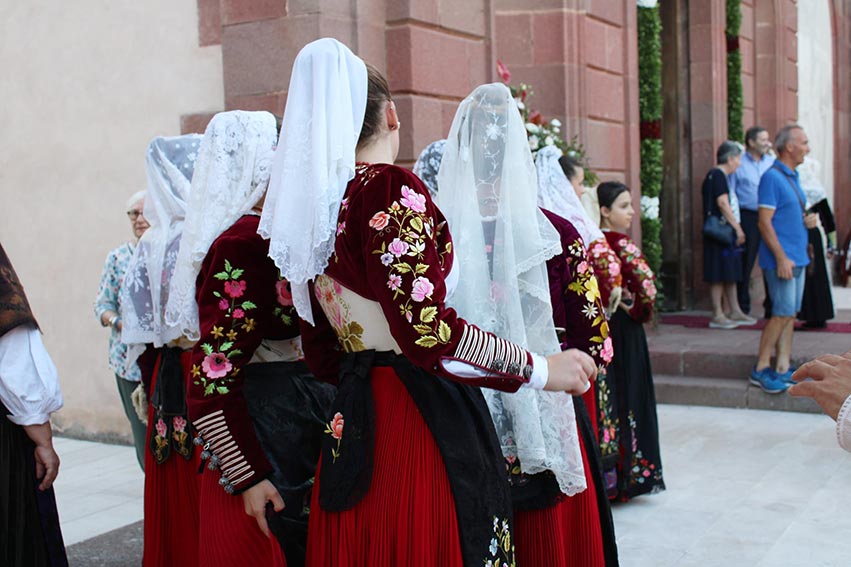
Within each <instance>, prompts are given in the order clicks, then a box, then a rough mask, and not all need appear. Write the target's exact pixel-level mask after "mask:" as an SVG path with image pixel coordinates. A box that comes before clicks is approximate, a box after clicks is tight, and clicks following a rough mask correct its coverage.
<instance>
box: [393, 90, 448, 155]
mask: <svg viewBox="0 0 851 567" xmlns="http://www.w3.org/2000/svg"><path fill="white" fill-rule="evenodd" d="M394 101H395V102H396V109H397V111H398V112H399V120H401V122H402V132H401V137H400V140H399V159H400V160H408V161H414V160H416V159H417V156H418V155H419V153H420V152H421V151H422V150H423V148H425V147H426V146H427V145H429V144H430V143H431V142H434V141H435V140H440V139H442V138H445V137H446V134H447V132H448V130H444V128H443V103H442V101H441V100H439V99H435V98H430V97H423V96H417V95H410V94H403V95H398V96H396V97H394Z"/></svg>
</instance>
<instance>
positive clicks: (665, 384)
mask: <svg viewBox="0 0 851 567" xmlns="http://www.w3.org/2000/svg"><path fill="white" fill-rule="evenodd" d="M654 370H655V368H654ZM653 384H654V387H655V390H656V401H657V402H658V403H661V404H681V405H691V406H711V407H722V408H747V409H761V410H774V411H794V412H800V413H821V408H820V407H819V406H818V404H816V403H815V402H814V401H813V400H811V399H809V398H795V397H793V396H790V395H789V394H786V393H782V394H766V393H765V392H763V391H762V390H761V389H760V388H759V387H758V386H754V385H753V384H751V383H750V382H748V381H747V380H745V379H741V378H740V379H739V380H732V379H719V378H716V377H685V376H671V375H667V374H654V376H653Z"/></svg>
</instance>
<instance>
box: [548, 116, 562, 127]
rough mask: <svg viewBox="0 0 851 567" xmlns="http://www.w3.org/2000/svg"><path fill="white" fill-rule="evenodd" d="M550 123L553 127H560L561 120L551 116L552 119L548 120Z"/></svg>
mask: <svg viewBox="0 0 851 567" xmlns="http://www.w3.org/2000/svg"><path fill="white" fill-rule="evenodd" d="M550 125H551V126H552V127H553V128H561V121H560V120H559V119H558V118H553V119H552V120H550Z"/></svg>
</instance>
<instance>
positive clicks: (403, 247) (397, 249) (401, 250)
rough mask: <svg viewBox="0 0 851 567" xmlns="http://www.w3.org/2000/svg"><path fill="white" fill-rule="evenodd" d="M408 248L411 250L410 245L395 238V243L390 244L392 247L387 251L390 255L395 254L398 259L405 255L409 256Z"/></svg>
mask: <svg viewBox="0 0 851 567" xmlns="http://www.w3.org/2000/svg"><path fill="white" fill-rule="evenodd" d="M408 248H409V246H408V243H407V242H403V241H402V240H399V239H398V238H394V239H393V242H391V243H390V246H388V247H387V249H388V250H389V251H390V253H391V254H393V255H394V256H396V257H397V258H398V257H399V256H404V255H405V254H407V253H408Z"/></svg>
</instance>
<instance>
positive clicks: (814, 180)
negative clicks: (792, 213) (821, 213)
mask: <svg viewBox="0 0 851 567" xmlns="http://www.w3.org/2000/svg"><path fill="white" fill-rule="evenodd" d="M798 175H799V176H800V177H799V182H800V184H801V189H803V190H804V195H805V196H806V198H807V206H808V207H812V206H813V205H815V204H816V203H818V202H819V201H821V200H822V199H826V198H827V191H826V190H825V188H824V185H822V183H821V164H820V163H819V161H818V160H817V159H816V158H814V157H810V156H805V157H804V163H802V164H801V165H799V166H798Z"/></svg>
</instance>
